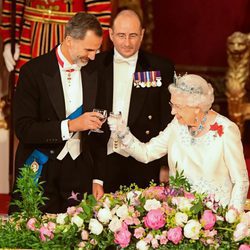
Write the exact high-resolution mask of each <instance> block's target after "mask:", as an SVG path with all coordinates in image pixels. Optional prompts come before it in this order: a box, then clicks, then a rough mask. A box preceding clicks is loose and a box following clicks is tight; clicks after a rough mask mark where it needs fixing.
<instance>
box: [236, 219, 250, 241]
mask: <svg viewBox="0 0 250 250" xmlns="http://www.w3.org/2000/svg"><path fill="white" fill-rule="evenodd" d="M249 235H250V230H249V229H248V226H247V224H245V223H243V222H241V223H239V224H238V225H237V226H236V229H235V231H234V234H233V238H234V241H240V240H242V239H244V238H245V237H248V236H249Z"/></svg>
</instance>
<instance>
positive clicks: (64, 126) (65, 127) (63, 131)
mask: <svg viewBox="0 0 250 250" xmlns="http://www.w3.org/2000/svg"><path fill="white" fill-rule="evenodd" d="M68 121H69V119H67V120H63V121H62V122H61V135H62V140H63V141H66V140H68V139H70V138H71V136H72V135H73V133H70V132H69V126H68Z"/></svg>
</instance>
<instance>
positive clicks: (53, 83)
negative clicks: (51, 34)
mask: <svg viewBox="0 0 250 250" xmlns="http://www.w3.org/2000/svg"><path fill="white" fill-rule="evenodd" d="M81 76H82V84H83V87H82V89H83V108H84V111H92V109H93V108H94V107H95V99H96V91H97V74H96V70H95V69H94V68H92V67H91V64H90V65H87V66H85V67H83V68H82V69H81ZM65 119H66V113H65V100H64V93H63V88H62V82H61V76H60V70H59V66H58V62H57V58H56V54H55V49H54V50H52V51H51V52H49V53H48V54H45V55H42V56H40V57H37V58H35V59H32V60H31V61H29V62H28V63H26V64H25V65H24V66H23V67H22V69H21V71H20V76H19V82H18V87H17V90H16V93H15V96H14V123H15V132H16V135H17V137H18V139H19V145H18V149H17V152H16V161H15V167H16V175H18V169H19V168H20V167H22V166H23V165H24V163H25V161H26V159H27V158H28V156H29V155H30V154H31V152H33V150H34V149H38V150H39V151H41V152H42V153H44V154H45V155H47V156H48V157H49V160H48V162H47V163H46V164H45V165H44V167H43V171H42V175H41V178H40V181H45V184H44V189H45V196H46V197H48V198H49V201H47V202H46V206H45V208H44V211H46V212H61V211H65V210H66V208H67V206H69V205H71V203H74V200H71V199H68V197H69V196H70V195H71V191H74V192H75V193H76V192H79V193H80V195H79V196H78V198H79V199H81V196H82V194H83V192H91V187H92V184H91V183H92V178H93V162H92V159H91V156H90V153H89V146H88V145H89V143H88V136H87V132H82V133H81V134H82V135H81V142H82V148H83V152H82V154H81V155H80V156H79V157H78V158H77V159H76V160H75V161H73V160H72V159H71V157H70V156H69V154H68V155H67V156H66V157H65V158H64V159H63V160H62V161H59V160H57V159H56V157H57V155H58V154H59V152H60V151H61V150H62V148H63V147H64V145H65V141H63V140H62V137H61V121H62V120H65Z"/></svg>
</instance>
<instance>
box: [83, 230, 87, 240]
mask: <svg viewBox="0 0 250 250" xmlns="http://www.w3.org/2000/svg"><path fill="white" fill-rule="evenodd" d="M81 237H82V240H88V238H89V233H88V231H86V230H82V233H81Z"/></svg>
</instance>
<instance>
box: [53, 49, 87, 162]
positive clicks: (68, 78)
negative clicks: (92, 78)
mask: <svg viewBox="0 0 250 250" xmlns="http://www.w3.org/2000/svg"><path fill="white" fill-rule="evenodd" d="M57 55H58V57H59V58H60V62H59V63H58V64H59V68H60V75H61V80H62V87H63V94H64V99H65V110H66V117H68V116H69V115H70V114H72V113H73V112H74V111H75V110H77V109H78V108H79V107H80V106H81V105H82V103H83V97H82V78H81V71H80V67H79V66H78V65H76V64H70V63H69V62H68V61H67V59H66V58H65V57H64V56H63V54H62V51H61V45H59V46H58V47H57ZM70 69H74V71H73V72H67V71H66V70H70ZM61 134H62V139H63V140H64V141H65V140H67V142H66V144H65V146H64V148H63V149H62V151H61V152H60V153H59V155H58V156H57V159H58V160H62V159H63V158H64V157H65V156H66V155H67V153H69V154H70V156H71V158H72V159H73V160H75V159H76V158H77V157H78V156H79V155H80V153H81V147H80V133H79V132H77V133H74V135H73V133H70V132H69V127H68V119H65V120H64V121H62V122H61Z"/></svg>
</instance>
